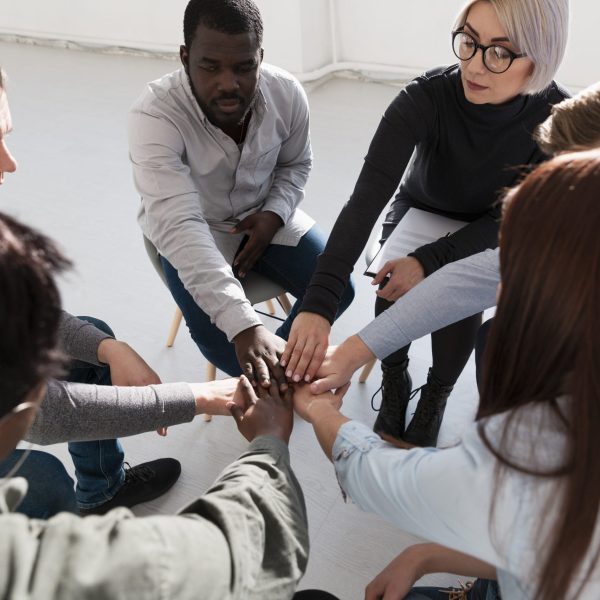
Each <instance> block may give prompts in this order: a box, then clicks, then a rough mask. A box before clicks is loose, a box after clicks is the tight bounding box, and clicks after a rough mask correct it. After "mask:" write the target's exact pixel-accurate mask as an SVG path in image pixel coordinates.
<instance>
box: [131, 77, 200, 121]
mask: <svg viewBox="0 0 600 600" xmlns="http://www.w3.org/2000/svg"><path fill="white" fill-rule="evenodd" d="M188 85H189V84H188V83H187V76H186V74H185V71H184V70H183V68H181V69H177V70H176V71H173V72H172V73H167V74H166V75H163V76H162V77H160V78H159V79H155V80H154V81H150V82H149V83H147V84H146V87H145V88H144V90H143V91H142V93H141V94H140V95H139V96H138V98H137V100H136V101H135V102H134V103H133V105H132V107H131V111H132V112H148V113H151V114H154V113H161V112H164V111H168V110H169V109H171V108H173V107H174V106H175V105H176V104H177V98H180V99H181V98H185V97H186V95H187V92H186V86H188Z"/></svg>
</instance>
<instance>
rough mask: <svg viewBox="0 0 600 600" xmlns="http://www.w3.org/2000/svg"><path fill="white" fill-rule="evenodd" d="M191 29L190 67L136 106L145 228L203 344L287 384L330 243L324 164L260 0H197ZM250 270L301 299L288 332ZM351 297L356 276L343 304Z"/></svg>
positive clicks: (134, 135)
mask: <svg viewBox="0 0 600 600" xmlns="http://www.w3.org/2000/svg"><path fill="white" fill-rule="evenodd" d="M183 28H184V38H185V45H184V46H181V62H182V64H183V68H181V69H179V70H177V71H175V72H173V73H170V74H169V75H165V76H164V77H163V78H161V79H159V80H157V81H153V82H151V83H150V84H149V85H148V86H147V88H146V90H145V91H144V93H143V94H142V96H141V97H140V98H139V99H138V100H137V101H136V102H135V104H134V106H133V108H132V111H131V116H130V126H129V147H130V156H131V162H132V165H133V175H134V180H135V184H136V187H137V190H138V192H139V194H140V196H141V207H140V213H139V219H138V220H139V224H140V226H141V228H142V231H143V232H144V235H145V236H146V237H147V238H148V239H149V240H150V241H151V242H152V243H153V244H154V246H156V248H157V250H158V252H159V254H160V256H161V261H162V265H163V267H164V270H165V274H166V276H167V280H168V284H169V288H170V290H171V293H172V294H173V298H174V299H175V301H176V302H177V304H178V306H179V308H180V309H181V312H182V313H183V316H184V317H185V321H186V323H187V326H188V328H189V330H190V333H191V336H192V338H193V340H194V342H195V343H196V344H197V346H198V348H199V349H200V351H201V352H202V354H203V355H204V356H205V357H206V358H207V359H208V360H209V361H210V362H212V363H213V364H214V365H216V367H217V368H219V369H221V370H222V371H224V372H226V373H228V374H229V375H238V374H239V373H241V372H243V373H245V374H246V375H247V376H248V377H249V378H250V379H251V380H252V381H254V380H255V379H256V380H257V381H260V382H262V383H264V384H266V385H268V383H269V378H270V376H271V375H270V374H272V375H273V376H275V378H276V380H277V381H278V382H279V383H280V384H281V385H285V374H284V373H283V370H282V369H281V366H280V365H279V356H280V354H281V352H282V351H283V347H284V341H283V339H287V337H288V334H289V331H290V327H291V324H292V321H293V320H294V318H295V316H296V314H297V312H298V307H299V302H300V301H301V300H302V297H303V296H304V291H305V289H306V286H307V285H308V281H309V279H310V277H311V275H312V272H313V270H314V268H315V266H316V259H317V256H318V255H319V254H320V253H321V252H322V251H323V248H324V238H323V235H322V234H321V232H320V231H319V229H318V228H317V226H316V225H314V221H313V220H312V219H311V218H309V217H308V216H307V215H306V214H304V213H303V212H302V211H301V210H300V209H299V208H298V206H299V204H300V203H301V201H302V199H303V197H304V185H305V183H306V181H307V179H308V174H309V172H310V168H311V163H312V151H311V145H310V137H309V113H308V103H307V99H306V94H305V93H304V90H303V89H302V87H301V85H300V83H299V82H298V81H297V80H296V79H295V78H294V77H293V76H292V75H290V74H289V73H286V72H285V71H282V70H281V69H277V68H275V67H272V66H270V65H266V64H264V63H263V61H262V59H263V50H262V48H261V44H262V33H263V25H262V20H261V16H260V13H259V11H258V8H257V7H256V5H255V4H254V2H253V1H252V0H236V1H234V0H191V1H190V2H189V4H188V5H187V8H186V10H185V17H184V24H183ZM251 270H254V271H255V272H257V273H259V274H261V275H263V276H265V277H266V278H268V279H270V280H272V281H273V282H275V283H277V284H279V285H281V286H282V287H283V288H285V289H286V290H287V291H288V292H290V293H291V294H293V295H294V296H295V297H296V298H298V301H297V302H296V303H295V305H294V307H293V308H292V311H291V313H290V315H289V316H288V317H287V319H286V320H285V322H284V323H283V324H282V325H281V327H280V328H279V329H278V330H277V332H276V335H273V334H272V333H270V332H269V331H268V330H267V329H266V328H265V327H264V325H263V324H262V322H261V320H260V318H259V316H258V315H257V314H256V312H255V311H254V309H253V308H252V306H251V305H250V302H249V301H248V299H247V298H246V296H245V294H244V291H243V289H242V286H241V283H240V281H239V278H242V279H243V278H244V276H245V275H246V274H247V273H248V272H249V271H251ZM352 298H353V290H352V287H351V286H348V289H347V291H346V294H345V295H344V298H343V300H342V302H341V304H340V310H339V313H341V312H342V311H343V310H344V309H345V308H346V307H347V306H348V304H349V303H350V302H351V300H352ZM282 338H283V339H282Z"/></svg>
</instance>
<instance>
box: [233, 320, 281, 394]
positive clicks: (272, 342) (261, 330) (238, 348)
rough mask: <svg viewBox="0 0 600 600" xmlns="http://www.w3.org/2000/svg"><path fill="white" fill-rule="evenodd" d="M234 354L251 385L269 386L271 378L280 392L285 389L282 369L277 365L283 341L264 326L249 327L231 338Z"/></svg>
mask: <svg viewBox="0 0 600 600" xmlns="http://www.w3.org/2000/svg"><path fill="white" fill-rule="evenodd" d="M233 344H234V346H235V353H236V356H237V359H238V361H239V363H240V367H241V368H242V372H243V373H244V375H246V377H247V378H248V379H249V380H250V382H251V383H252V384H253V385H256V384H257V382H258V383H260V385H262V386H263V387H267V388H268V387H269V386H270V385H271V376H272V377H273V378H274V379H275V381H276V382H277V383H278V384H279V387H280V389H281V391H284V390H286V389H287V381H286V379H285V373H284V372H283V367H282V366H281V365H280V364H279V357H280V356H281V354H282V352H283V350H284V347H285V341H284V340H282V339H281V338H280V337H278V336H276V335H275V334H273V333H271V332H270V331H269V330H268V329H267V328H266V327H265V326H264V325H257V326H255V327H249V328H248V329H244V331H242V332H240V333H238V334H237V335H236V336H235V337H234V338H233Z"/></svg>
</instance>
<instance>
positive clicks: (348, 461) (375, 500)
mask: <svg viewBox="0 0 600 600" xmlns="http://www.w3.org/2000/svg"><path fill="white" fill-rule="evenodd" d="M480 449H481V448H478V449H477V450H476V452H475V453H473V451H472V449H468V448H466V447H465V446H464V445H462V444H461V445H459V446H456V447H454V448H449V449H446V450H436V449H434V448H415V449H413V450H400V449H398V448H396V447H394V446H392V445H390V444H388V443H386V442H384V441H383V440H382V439H381V438H380V437H379V436H378V435H377V434H375V433H373V431H371V430H370V429H369V428H368V427H366V426H365V425H363V424H361V423H358V422H356V421H349V422H347V423H345V424H344V425H343V426H342V427H341V428H340V430H339V432H338V435H337V439H336V441H335V443H334V446H333V461H334V465H335V470H336V473H337V477H338V480H339V483H340V486H341V488H342V490H343V491H344V492H345V493H346V494H347V496H348V497H349V498H350V499H351V500H352V501H353V502H354V503H355V504H357V505H358V506H359V507H360V508H361V509H363V510H365V511H368V512H374V513H377V514H379V515H381V516H382V517H384V518H385V519H387V520H389V521H391V522H392V523H394V524H395V525H396V526H398V527H399V528H400V529H402V530H403V531H406V532H408V533H411V534H413V535H416V536H419V537H421V538H424V539H426V540H428V541H431V542H435V543H438V544H442V545H444V546H447V547H449V548H454V549H456V550H459V551H461V552H466V553H468V554H471V555H473V556H477V557H478V558H481V559H482V560H485V561H487V562H490V563H491V564H494V565H501V564H503V562H504V561H503V559H502V557H501V556H500V555H499V554H498V552H497V550H496V548H495V547H494V545H493V544H492V541H491V539H490V536H489V535H486V532H488V531H489V515H490V512H489V510H490V502H491V498H492V490H493V488H494V485H493V468H489V467H490V465H491V462H490V461H491V458H490V456H489V455H488V454H487V453H485V452H483V453H482V455H481V456H480V455H479V454H478V452H479V450H480ZM484 463H489V464H484ZM492 467H493V465H492ZM482 532H483V534H482Z"/></svg>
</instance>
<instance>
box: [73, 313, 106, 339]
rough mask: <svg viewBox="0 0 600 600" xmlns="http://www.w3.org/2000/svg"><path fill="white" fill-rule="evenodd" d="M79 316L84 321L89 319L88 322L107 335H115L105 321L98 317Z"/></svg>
mask: <svg viewBox="0 0 600 600" xmlns="http://www.w3.org/2000/svg"><path fill="white" fill-rule="evenodd" d="M77 318H78V319H81V320H82V321H87V322H88V323H91V324H92V325H93V326H94V327H95V328H96V329H99V330H100V331H102V332H104V333H106V334H107V335H110V336H112V337H115V334H114V332H113V330H112V329H111V328H110V327H109V326H108V325H107V324H106V323H105V322H104V321H101V320H100V319H96V318H95V317H79V316H78V317H77Z"/></svg>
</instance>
